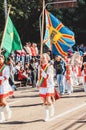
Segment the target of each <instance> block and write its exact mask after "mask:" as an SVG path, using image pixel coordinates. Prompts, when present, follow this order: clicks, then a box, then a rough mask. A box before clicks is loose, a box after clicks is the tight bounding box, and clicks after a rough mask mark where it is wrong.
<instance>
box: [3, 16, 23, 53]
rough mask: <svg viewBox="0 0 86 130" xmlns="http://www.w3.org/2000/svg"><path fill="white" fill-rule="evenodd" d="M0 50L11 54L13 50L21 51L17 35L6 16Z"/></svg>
mask: <svg viewBox="0 0 86 130" xmlns="http://www.w3.org/2000/svg"><path fill="white" fill-rule="evenodd" d="M1 48H3V49H4V50H6V51H7V52H8V53H11V52H12V51H15V50H22V44H21V40H20V37H19V34H18V32H17V30H16V28H15V27H14V25H13V23H12V21H11V19H10V17H9V16H8V19H7V23H6V28H5V32H4V35H3V39H2V44H1Z"/></svg>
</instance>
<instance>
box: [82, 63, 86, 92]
mask: <svg viewBox="0 0 86 130" xmlns="http://www.w3.org/2000/svg"><path fill="white" fill-rule="evenodd" d="M82 74H83V79H84V81H83V86H84V91H85V92H86V62H84V63H83V70H82Z"/></svg>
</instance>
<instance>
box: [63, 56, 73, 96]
mask: <svg viewBox="0 0 86 130" xmlns="http://www.w3.org/2000/svg"><path fill="white" fill-rule="evenodd" d="M72 73H73V72H72V65H71V62H70V58H68V60H67V61H66V74H65V76H66V85H67V93H68V94H71V93H72V92H73V79H72V75H73V74H72Z"/></svg>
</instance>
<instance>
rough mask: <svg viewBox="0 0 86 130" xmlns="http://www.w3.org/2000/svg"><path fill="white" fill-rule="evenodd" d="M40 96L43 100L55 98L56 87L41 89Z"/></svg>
mask: <svg viewBox="0 0 86 130" xmlns="http://www.w3.org/2000/svg"><path fill="white" fill-rule="evenodd" d="M39 95H40V97H43V98H46V97H47V96H54V87H47V88H43V87H40V89H39Z"/></svg>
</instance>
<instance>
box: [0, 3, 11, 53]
mask: <svg viewBox="0 0 86 130" xmlns="http://www.w3.org/2000/svg"><path fill="white" fill-rule="evenodd" d="M10 10H11V5H9V9H8V13H7V17H6V21H5V27H4V32H3V36H2V41H1V45H0V54H1V47H2V43H3V40H4V36H5V32H6V27H7V22H8V16H9V14H10Z"/></svg>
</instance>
